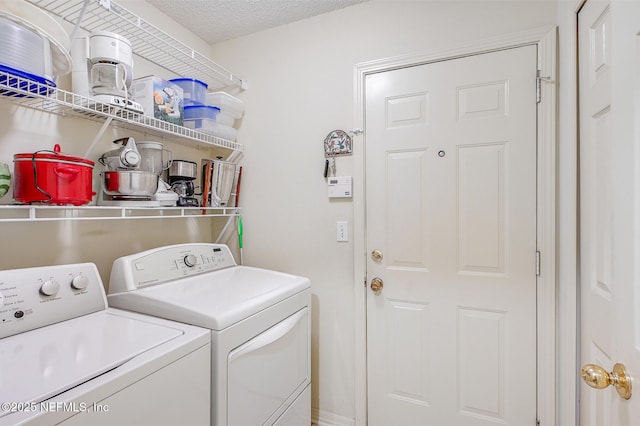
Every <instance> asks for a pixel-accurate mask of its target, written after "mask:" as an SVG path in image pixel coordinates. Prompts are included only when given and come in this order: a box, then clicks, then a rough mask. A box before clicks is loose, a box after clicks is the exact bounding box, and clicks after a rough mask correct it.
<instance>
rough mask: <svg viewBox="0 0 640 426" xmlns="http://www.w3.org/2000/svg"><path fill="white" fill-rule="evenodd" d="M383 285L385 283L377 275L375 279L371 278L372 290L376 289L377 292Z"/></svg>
mask: <svg viewBox="0 0 640 426" xmlns="http://www.w3.org/2000/svg"><path fill="white" fill-rule="evenodd" d="M383 285H384V283H383V282H382V280H381V279H380V278H378V277H375V278H374V279H372V280H371V290H373V291H375V292H376V293H377V292H379V291H380V290H382V286H383Z"/></svg>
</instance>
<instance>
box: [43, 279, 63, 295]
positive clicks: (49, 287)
mask: <svg viewBox="0 0 640 426" xmlns="http://www.w3.org/2000/svg"><path fill="white" fill-rule="evenodd" d="M59 290H60V284H58V281H56V280H54V279H51V280H47V281H45V282H44V284H42V286H40V293H42V294H44V295H45V296H53V295H54V294H56V293H57V292H58V291H59Z"/></svg>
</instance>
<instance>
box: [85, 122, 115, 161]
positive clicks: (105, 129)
mask: <svg viewBox="0 0 640 426" xmlns="http://www.w3.org/2000/svg"><path fill="white" fill-rule="evenodd" d="M112 120H113V117H107V119H106V120H105V122H104V123H102V127H100V131H98V133H97V134H96V136H95V137H94V138H93V142H91V145H89V148H87V152H85V153H84V155H83V158H89V154H91V151H93V148H94V147H95V146H96V144H97V143H98V142H99V141H100V139H102V136H103V135H104V132H106V131H107V128H108V127H109V126H110V125H111V121H112Z"/></svg>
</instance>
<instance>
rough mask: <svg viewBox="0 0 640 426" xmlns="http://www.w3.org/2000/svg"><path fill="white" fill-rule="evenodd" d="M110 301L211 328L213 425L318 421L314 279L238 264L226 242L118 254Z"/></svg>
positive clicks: (113, 273) (303, 423)
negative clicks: (313, 411) (313, 387)
mask: <svg viewBox="0 0 640 426" xmlns="http://www.w3.org/2000/svg"><path fill="white" fill-rule="evenodd" d="M108 301H109V305H110V306H114V307H118V308H122V309H128V310H132V311H137V312H141V313H146V314H150V315H156V316H159V317H162V318H166V319H171V320H174V321H180V322H184V323H188V324H193V325H196V326H199V327H205V328H208V329H210V330H211V348H212V353H211V358H212V364H211V384H212V404H211V408H212V411H211V416H212V417H211V418H212V424H214V425H217V426H222V425H238V426H247V425H278V426H283V425H295V426H299V425H310V424H311V396H310V392H311V391H310V383H311V339H310V333H311V325H310V324H311V290H310V282H309V280H308V279H307V278H303V277H298V276H294V275H289V274H285V273H281V272H276V271H271V270H266V269H259V268H253V267H248V266H238V265H236V263H235V261H234V259H233V256H232V254H231V252H230V251H229V248H228V247H227V246H226V245H222V244H208V243H203V244H179V245H173V246H167V247H160V248H157V249H152V250H148V251H145V252H142V253H137V254H133V255H130V256H125V257H122V258H120V259H117V260H116V261H115V262H114V264H113V267H112V270H111V280H110V284H109V295H108Z"/></svg>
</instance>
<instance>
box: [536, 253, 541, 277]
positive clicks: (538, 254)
mask: <svg viewBox="0 0 640 426" xmlns="http://www.w3.org/2000/svg"><path fill="white" fill-rule="evenodd" d="M539 276H540V250H536V277H539Z"/></svg>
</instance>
